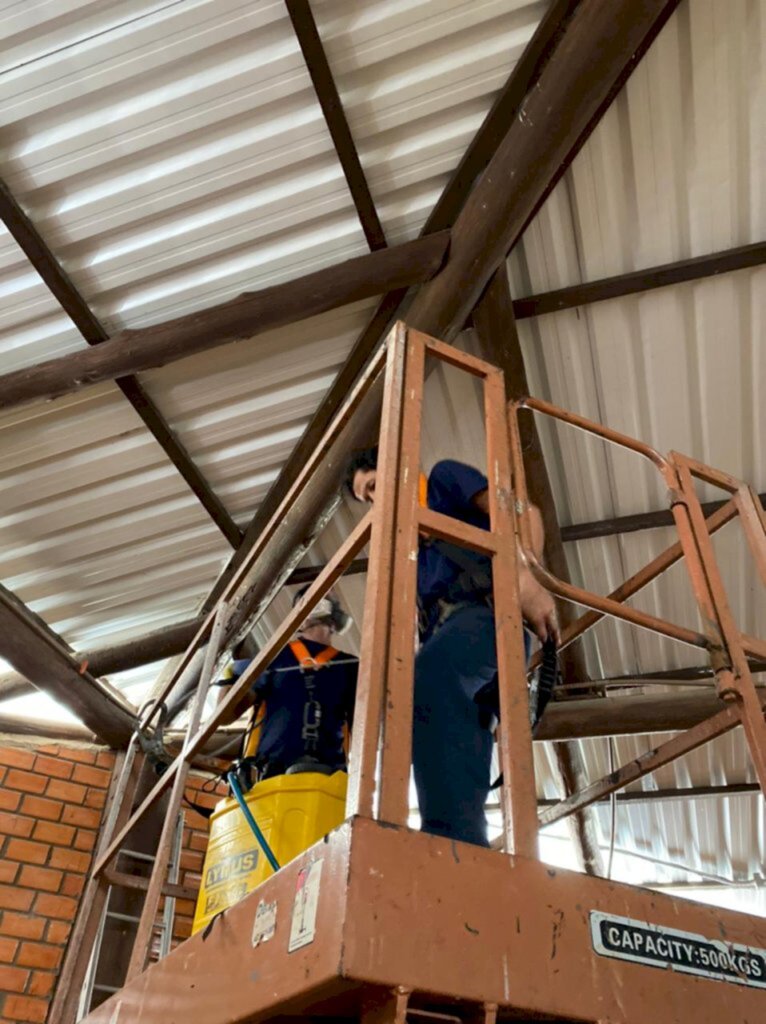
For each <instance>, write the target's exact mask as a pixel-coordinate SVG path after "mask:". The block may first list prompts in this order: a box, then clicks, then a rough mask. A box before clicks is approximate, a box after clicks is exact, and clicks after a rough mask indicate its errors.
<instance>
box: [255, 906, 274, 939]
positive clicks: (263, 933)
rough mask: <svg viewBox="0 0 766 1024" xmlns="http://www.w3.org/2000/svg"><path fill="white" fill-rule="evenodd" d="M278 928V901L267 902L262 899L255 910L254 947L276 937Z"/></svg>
mask: <svg viewBox="0 0 766 1024" xmlns="http://www.w3.org/2000/svg"><path fill="white" fill-rule="evenodd" d="M276 930H277V901H276V900H274V902H273V903H267V902H266V901H265V900H261V902H260V903H259V904H258V906H257V907H256V910H255V920H254V921H253V949H255V947H256V946H260V944H261V943H262V942H268V941H269V939H273V938H274V932H275V931H276Z"/></svg>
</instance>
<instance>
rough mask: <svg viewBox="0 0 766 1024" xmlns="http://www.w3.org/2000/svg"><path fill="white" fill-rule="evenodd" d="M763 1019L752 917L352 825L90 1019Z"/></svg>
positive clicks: (153, 1022) (763, 932)
mask: <svg viewBox="0 0 766 1024" xmlns="http://www.w3.org/2000/svg"><path fill="white" fill-rule="evenodd" d="M639 943H640V945H639ZM754 946H755V947H759V949H758V948H753V947H754ZM745 947H749V948H750V950H751V952H749V953H745V952H744V948H745ZM738 950H739V952H737V951H738ZM705 962H707V966H705ZM397 996H399V997H400V998H399V1001H398V1002H399V1005H398V1006H397ZM405 1007H406V1008H407V1010H408V1012H409V1013H410V1014H411V1016H410V1017H405V1016H404V1013H405ZM691 1007H693V1014H692V1013H691V1012H690V1011H691ZM765 1007H766V921H764V920H763V919H762V918H761V919H759V918H755V917H749V916H747V915H744V914H741V913H735V912H731V911H725V910H720V909H717V908H713V907H707V906H703V905H701V904H696V903H692V902H690V901H688V900H683V899H678V898H676V897H673V896H668V895H664V894H658V893H656V892H652V891H649V890H646V889H640V888H637V887H635V886H630V885H622V884H618V883H615V882H608V881H606V880H604V879H600V878H591V877H587V876H583V875H581V874H577V873H575V872H570V871H560V870H558V869H554V868H551V867H548V866H546V865H545V864H542V863H540V862H539V861H533V860H528V859H526V858H523V857H513V856H510V857H508V856H499V855H498V854H497V853H496V852H495V851H491V850H483V849H480V848H477V847H472V846H468V845H466V844H463V843H452V842H449V841H448V840H445V839H440V838H437V837H433V836H426V835H423V834H421V833H416V832H412V831H410V830H407V829H404V828H392V827H390V826H387V825H385V824H382V823H380V822H374V821H370V820H365V819H361V818H356V819H354V820H353V821H350V822H347V823H346V824H344V825H343V826H341V827H340V828H339V829H338V830H337V831H335V832H334V833H333V834H331V835H330V836H329V837H328V839H327V841H326V842H323V843H319V844H317V845H316V846H314V847H312V849H310V850H308V851H307V852H306V853H305V854H304V855H303V856H301V857H299V858H298V859H297V860H295V861H293V862H292V863H291V864H289V865H287V866H286V867H285V868H283V869H282V870H281V871H280V872H279V873H278V874H277V875H275V876H273V877H272V878H270V879H268V880H267V881H266V882H264V883H263V885H262V886H261V887H260V889H259V890H257V891H256V892H254V893H252V894H251V895H250V896H249V897H247V898H246V899H245V900H243V901H242V902H241V903H239V904H237V905H236V906H235V907H233V908H231V909H230V910H228V911H227V912H226V913H225V914H224V915H222V916H221V917H220V918H218V919H217V920H216V921H215V922H214V923H213V925H212V927H211V928H210V929H209V932H208V933H207V934H204V933H200V934H198V935H196V936H194V937H192V938H191V939H188V940H187V941H186V942H184V943H183V944H182V945H181V946H180V947H179V948H177V949H176V950H175V951H174V952H173V953H171V954H170V955H169V956H167V957H166V958H165V959H164V960H162V961H160V962H159V963H157V964H155V965H153V966H151V967H149V968H148V969H147V970H146V971H145V972H144V973H143V974H141V975H140V976H139V977H137V978H136V979H135V980H134V981H133V982H131V983H130V984H129V985H127V986H126V987H125V988H124V989H123V990H122V991H121V992H120V993H118V994H117V995H115V996H113V997H112V998H111V999H110V1000H109V1001H108V1002H106V1003H104V1004H103V1005H102V1006H101V1007H99V1009H97V1010H96V1011H94V1012H93V1013H91V1014H90V1016H88V1018H87V1022H88V1024H133V1022H139V1021H140V1022H141V1024H186V1022H189V1021H193V1022H194V1024H235V1022H237V1024H245V1022H251V1021H252V1022H255V1021H265V1020H271V1019H275V1020H283V1019H284V1018H285V1017H286V1018H287V1019H289V1020H294V1021H296V1022H297V1021H298V1020H314V1019H316V1018H326V1019H330V1020H344V1019H350V1020H359V1019H362V1020H367V1019H368V1018H369V1020H371V1021H372V1020H375V1021H384V1020H388V1021H391V1022H392V1024H393V1022H402V1024H403V1022H404V1021H405V1020H406V1019H411V1020H413V1021H414V1020H419V1019H422V1020H424V1021H427V1020H428V1019H429V1018H428V1017H423V1016H420V1015H418V1013H417V1011H418V1009H419V1010H420V1011H421V1013H422V1012H423V1011H426V1012H431V1013H440V1014H443V1015H445V1018H446V1019H447V1020H449V1019H450V1018H451V1019H455V1018H456V1019H458V1020H461V1021H482V1020H485V1019H488V1020H489V1019H491V1017H487V1016H486V1014H487V1013H490V1014H491V1013H493V1012H494V1009H495V1008H496V1019H497V1020H557V1021H564V1020H566V1021H574V1020H577V1021H588V1022H599V1024H626V1022H634V1021H635V1022H646V1024H648V1022H652V1024H654V1022H659V1021H662V1022H663V1024H670V1022H678V1024H681V1022H686V1021H690V1020H694V1022H695V1024H734V1022H741V1024H744V1022H748V1024H759V1022H760V1021H763V1019H764V1012H765V1010H764V1008H765ZM413 1010H414V1011H415V1013H413V1012H412V1011H413ZM397 1014H398V1016H397ZM433 1019H434V1020H438V1019H439V1018H438V1017H436V1018H433Z"/></svg>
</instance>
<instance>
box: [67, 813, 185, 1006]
mask: <svg viewBox="0 0 766 1024" xmlns="http://www.w3.org/2000/svg"><path fill="white" fill-rule="evenodd" d="M183 834H184V813H183V811H181V812H180V813H179V815H178V820H177V821H176V830H175V834H174V836H173V848H172V852H171V857H170V862H169V864H168V882H169V883H170V884H171V885H176V884H177V883H178V881H179V879H180V875H181V850H182V847H183ZM118 856H124V857H126V858H128V859H129V860H134V861H142V862H144V863H146V864H154V863H155V861H156V859H157V858H156V857H155V856H153V855H152V854H150V853H141V852H140V851H138V850H129V849H123V850H120V853H119V855H118ZM114 888H115V887H114V886H112V885H110V886H109V887H108V888H107V892H106V900H105V902H104V909H103V912H102V914H101V920H100V921H99V926H98V933H97V935H96V941H95V943H94V944H93V950H92V952H91V956H90V961H89V963H88V970H87V973H86V975H85V981H84V982H83V987H82V991H81V993H80V1002H79V1005H78V1008H77V1017H76V1020H81V1019H82V1018H83V1017H86V1016H87V1015H88V1014H89V1013H90V1011H91V1010H92V1009H93V997H94V994H95V993H97V992H101V993H104V995H105V996H108V995H111V994H112V993H113V992H118V991H119V986H118V985H104V984H100V983H99V982H98V981H97V980H96V979H97V978H98V970H99V965H100V963H101V952H102V947H103V942H104V933H105V931H106V923H107V921H109V920H116V921H122V922H124V923H125V924H131V925H135V926H136V927H138V923H139V921H140V920H141V918H140V917H139V916H138V915H136V914H124V913H122V912H120V911H118V910H111V909H110V906H109V902H110V900H111V898H112V894H113V891H114ZM175 912H176V897H175V896H166V897H165V905H164V907H163V911H162V920H161V921H160V922H159V923H158V924H156V925H155V936H159V946H158V950H157V953H158V955H157V958H156V959H157V960H162V958H163V957H166V956H167V955H168V953H169V952H170V947H171V944H172V941H173V927H174V925H175V916H176V913H175Z"/></svg>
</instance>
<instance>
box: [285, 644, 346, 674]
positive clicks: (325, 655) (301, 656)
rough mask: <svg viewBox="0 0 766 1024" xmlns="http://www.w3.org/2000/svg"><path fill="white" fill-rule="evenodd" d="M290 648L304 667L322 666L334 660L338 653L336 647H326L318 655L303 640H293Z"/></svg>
mask: <svg viewBox="0 0 766 1024" xmlns="http://www.w3.org/2000/svg"><path fill="white" fill-rule="evenodd" d="M290 650H291V651H292V652H293V655H294V656H295V660H296V661H297V662H298V664H299V665H300V667H301V668H302V669H309V670H311V669H313V668H321V666H322V665H326V664H327V662H328V661H332V659H333V658H334V657H335V655H336V654H337V653H338V652H337V651H336V650H335V648H334V647H325V649H324V650H323V651H320V652H319V654H317V656H316V657H314V655H313V654H311V652H310V651H309V649H308V647H307V646H306V645H305V644H304V642H303V641H302V640H291V641H290Z"/></svg>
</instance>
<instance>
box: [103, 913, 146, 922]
mask: <svg viewBox="0 0 766 1024" xmlns="http://www.w3.org/2000/svg"><path fill="white" fill-rule="evenodd" d="M106 916H107V917H111V918H114V920H115V921H132V922H133V924H137V923H138V921H140V918H138V917H136V916H135V915H134V914H121V913H120V912H119V911H117V910H107V912H106Z"/></svg>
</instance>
